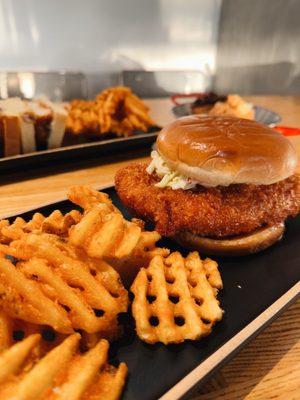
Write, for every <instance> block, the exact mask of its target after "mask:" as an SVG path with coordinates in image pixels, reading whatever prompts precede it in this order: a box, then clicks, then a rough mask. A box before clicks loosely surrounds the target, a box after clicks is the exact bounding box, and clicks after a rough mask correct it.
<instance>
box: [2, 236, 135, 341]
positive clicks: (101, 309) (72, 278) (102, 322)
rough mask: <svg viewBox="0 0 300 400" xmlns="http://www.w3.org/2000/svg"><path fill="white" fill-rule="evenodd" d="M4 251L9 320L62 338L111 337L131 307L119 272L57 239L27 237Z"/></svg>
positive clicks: (4, 294) (4, 289) (4, 299)
mask: <svg viewBox="0 0 300 400" xmlns="http://www.w3.org/2000/svg"><path fill="white" fill-rule="evenodd" d="M0 251H2V252H3V253H4V254H9V255H11V256H13V257H15V258H16V259H21V260H24V261H18V262H17V263H16V265H13V264H12V263H11V262H10V261H9V260H7V259H5V258H2V259H0V278H1V281H0V294H1V301H0V306H1V308H2V309H5V312H6V313H7V314H9V315H10V316H11V317H14V318H20V319H23V320H25V321H28V322H32V323H35V324H40V325H44V324H45V325H49V326H51V327H52V328H53V329H54V330H56V331H58V332H61V333H72V331H73V329H82V330H84V331H86V332H88V333H96V332H101V333H102V335H103V336H105V337H106V336H108V337H109V338H112V337H114V336H117V335H118V334H119V326H118V322H117V316H118V314H119V313H122V312H125V311H126V310H127V307H128V294H127V291H126V290H125V288H124V287H123V285H122V283H121V281H120V278H119V275H118V273H117V272H116V271H115V270H114V269H113V268H112V267H111V266H110V265H108V264H107V263H105V262H104V261H102V260H92V259H90V258H88V257H87V256H86V255H85V254H84V253H82V252H80V251H79V250H77V249H75V248H73V247H72V246H70V245H69V244H67V243H66V242H65V241H64V240H63V239H61V238H58V237H56V236H55V235H51V234H46V233H41V234H34V233H29V234H26V235H23V236H22V238H21V239H20V240H17V241H14V242H13V243H12V244H11V245H10V246H5V245H0Z"/></svg>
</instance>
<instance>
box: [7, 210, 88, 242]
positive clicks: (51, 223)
mask: <svg viewBox="0 0 300 400" xmlns="http://www.w3.org/2000/svg"><path fill="white" fill-rule="evenodd" d="M81 217H82V215H81V213H80V212H79V211H77V210H72V211H70V212H69V213H67V214H65V215H63V214H62V213H61V212H60V211H59V210H55V211H53V212H52V213H51V214H50V215H49V216H48V217H44V216H43V215H42V214H41V213H35V214H34V215H33V217H32V219H31V220H30V221H29V222H26V221H25V220H24V219H23V218H20V217H18V218H16V219H15V220H14V222H13V223H12V224H10V223H9V221H8V220H1V221H0V243H4V244H7V243H10V242H12V241H13V240H18V239H20V238H21V237H22V235H23V234H24V233H29V232H47V233H53V234H56V235H58V236H62V237H64V236H67V234H68V231H69V228H70V227H71V226H72V225H74V224H76V223H78V222H79V221H80V219H81Z"/></svg>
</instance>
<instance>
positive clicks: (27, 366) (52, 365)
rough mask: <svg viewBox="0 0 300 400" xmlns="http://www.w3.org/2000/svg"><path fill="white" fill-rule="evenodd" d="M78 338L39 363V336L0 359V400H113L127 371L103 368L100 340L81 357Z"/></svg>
mask: <svg viewBox="0 0 300 400" xmlns="http://www.w3.org/2000/svg"><path fill="white" fill-rule="evenodd" d="M79 339H80V335H79V334H74V335H72V336H70V337H68V338H67V339H65V340H64V342H63V343H61V344H60V345H59V346H57V347H56V348H54V349H53V350H52V351H50V352H49V353H48V354H46V355H45V356H44V357H43V358H41V359H39V356H38V345H39V342H40V335H31V336H29V337H28V338H27V339H25V340H23V341H22V342H20V343H18V344H15V345H14V346H13V347H11V348H9V349H8V350H6V351H5V352H3V353H2V354H1V355H0V398H1V399H3V400H8V399H12V398H15V399H19V400H21V399H26V400H35V399H43V400H52V399H61V400H62V399H72V400H80V399H82V400H92V399H93V400H95V399H103V400H117V399H119V398H120V395H121V393H122V389H123V386H124V384H125V379H126V375H127V367H126V365H125V364H124V363H121V364H120V366H119V367H118V368H114V367H112V366H110V365H109V364H107V353H108V348H109V345H108V342H107V341H106V340H101V341H100V342H99V343H98V344H97V345H96V346H95V347H94V348H93V349H92V350H90V351H88V352H87V353H85V354H80V353H79V352H78V344H79Z"/></svg>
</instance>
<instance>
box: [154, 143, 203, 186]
mask: <svg viewBox="0 0 300 400" xmlns="http://www.w3.org/2000/svg"><path fill="white" fill-rule="evenodd" d="M151 158H152V161H151V163H150V164H149V165H148V167H147V172H148V174H150V175H151V174H152V173H153V172H156V174H157V175H158V176H159V177H160V178H161V180H160V181H159V182H158V183H156V184H155V186H157V187H159V188H165V187H170V188H172V189H173V190H177V189H183V190H188V189H193V188H194V187H195V186H196V184H197V182H196V181H193V180H192V179H190V178H188V177H187V176H184V175H181V174H179V173H178V172H175V171H172V170H171V169H170V168H169V167H168V165H167V163H166V162H165V160H164V159H163V158H162V157H161V156H160V155H159V154H158V152H157V151H155V150H154V151H152V152H151Z"/></svg>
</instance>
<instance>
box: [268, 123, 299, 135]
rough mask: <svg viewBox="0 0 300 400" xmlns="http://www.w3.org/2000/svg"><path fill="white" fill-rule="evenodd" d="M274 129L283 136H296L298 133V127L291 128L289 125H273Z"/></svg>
mask: <svg viewBox="0 0 300 400" xmlns="http://www.w3.org/2000/svg"><path fill="white" fill-rule="evenodd" d="M274 129H275V130H276V131H278V132H280V133H282V134H283V135H284V136H297V135H300V128H291V127H289V126H280V125H278V126H275V127H274Z"/></svg>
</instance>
